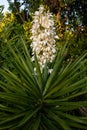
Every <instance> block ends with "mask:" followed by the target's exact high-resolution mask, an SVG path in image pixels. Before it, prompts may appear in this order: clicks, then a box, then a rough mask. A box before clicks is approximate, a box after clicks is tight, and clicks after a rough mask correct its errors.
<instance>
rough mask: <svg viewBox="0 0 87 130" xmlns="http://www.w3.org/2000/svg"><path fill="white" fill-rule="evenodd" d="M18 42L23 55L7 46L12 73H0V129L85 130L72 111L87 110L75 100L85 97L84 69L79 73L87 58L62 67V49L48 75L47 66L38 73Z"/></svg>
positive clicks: (86, 122) (84, 122) (86, 124)
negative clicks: (13, 69) (0, 76)
mask: <svg viewBox="0 0 87 130" xmlns="http://www.w3.org/2000/svg"><path fill="white" fill-rule="evenodd" d="M20 42H22V43H23V50H24V52H23V53H21V51H18V50H17V49H16V51H15V50H14V49H13V48H12V47H11V46H9V47H10V51H11V55H12V56H13V61H12V64H13V66H14V68H15V70H16V73H15V72H11V71H10V70H8V69H6V68H5V69H0V73H1V75H2V76H3V77H4V78H5V80H4V82H2V81H0V89H1V92H0V129H1V130H7V129H12V130H13V129H18V130H19V129H20V130H24V129H26V130H58V129H59V130H60V129H61V130H62V129H64V130H71V129H73V130H75V129H78V128H80V129H84V130H86V129H87V118H86V117H82V116H81V115H78V114H77V113H76V111H78V109H79V108H81V107H83V106H87V102H86V101H85V99H84V101H82V100H81V99H80V98H79V97H80V96H83V95H84V94H87V77H82V78H81V75H82V74H84V72H85V71H86V70H87V68H86V67H84V68H83V69H80V68H81V67H82V64H85V62H86V60H84V57H85V56H86V55H87V54H83V55H81V56H80V57H79V58H78V59H76V60H75V61H74V62H73V63H71V62H69V63H68V64H67V65H64V64H63V62H64V58H65V52H66V46H64V47H63V48H62V49H61V50H60V51H58V53H57V55H56V58H55V60H54V61H53V62H52V64H51V67H53V71H52V73H51V74H49V72H48V68H47V65H45V67H44V69H43V73H41V71H40V67H39V63H38V60H37V57H35V62H32V61H31V57H30V53H29V50H28V49H27V47H26V43H25V41H23V39H22V41H20ZM22 43H21V44H22ZM9 45H10V44H9ZM9 60H10V58H9ZM34 67H36V72H35V71H34Z"/></svg>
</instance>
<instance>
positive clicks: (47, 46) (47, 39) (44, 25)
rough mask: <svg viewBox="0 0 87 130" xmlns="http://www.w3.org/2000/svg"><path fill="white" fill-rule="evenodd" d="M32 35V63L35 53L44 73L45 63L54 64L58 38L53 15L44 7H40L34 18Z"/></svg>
mask: <svg viewBox="0 0 87 130" xmlns="http://www.w3.org/2000/svg"><path fill="white" fill-rule="evenodd" d="M31 33H32V36H31V37H30V39H31V40H32V43H31V48H32V61H34V60H35V59H34V53H36V56H37V59H38V62H39V64H40V68H41V71H42V69H43V68H44V66H45V63H46V62H52V61H53V59H54V57H55V53H56V44H55V42H56V41H55V39H56V38H58V36H57V35H56V32H55V27H54V21H53V15H52V14H51V13H50V12H49V11H47V12H46V11H45V9H44V7H43V6H40V7H39V10H38V11H36V12H35V14H34V16H33V21H32V29H31ZM49 72H51V71H49Z"/></svg>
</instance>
